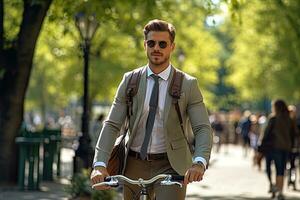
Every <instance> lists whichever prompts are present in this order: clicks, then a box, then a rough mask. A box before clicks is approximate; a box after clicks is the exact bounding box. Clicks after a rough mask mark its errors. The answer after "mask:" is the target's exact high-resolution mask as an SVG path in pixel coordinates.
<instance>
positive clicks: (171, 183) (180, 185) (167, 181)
mask: <svg viewBox="0 0 300 200" xmlns="http://www.w3.org/2000/svg"><path fill="white" fill-rule="evenodd" d="M160 185H178V186H179V187H182V183H179V182H177V181H170V180H165V181H161V182H160Z"/></svg>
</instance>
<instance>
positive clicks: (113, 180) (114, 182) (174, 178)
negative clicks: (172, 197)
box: [92, 174, 184, 200]
mask: <svg viewBox="0 0 300 200" xmlns="http://www.w3.org/2000/svg"><path fill="white" fill-rule="evenodd" d="M158 180H161V181H160V185H165V186H170V185H178V186H179V187H182V183H181V182H183V180H184V176H179V175H170V174H159V175H157V176H154V177H153V178H151V179H149V180H144V179H142V178H140V179H138V180H132V179H130V178H127V177H126V176H123V175H115V176H108V177H106V178H105V179H104V182H101V183H96V184H94V185H92V188H93V189H94V188H95V187H97V186H110V187H118V186H119V182H127V183H129V184H132V185H138V186H139V187H141V190H140V192H139V194H138V196H136V198H135V197H134V199H139V200H147V197H148V196H149V194H148V191H147V186H148V185H152V184H154V183H155V182H157V181H158Z"/></svg>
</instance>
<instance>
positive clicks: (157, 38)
mask: <svg viewBox="0 0 300 200" xmlns="http://www.w3.org/2000/svg"><path fill="white" fill-rule="evenodd" d="M144 47H145V50H146V52H147V57H148V59H149V63H150V64H152V65H153V66H161V65H163V64H166V63H169V60H170V55H171V53H172V51H173V50H174V47H175V44H174V43H171V40H170V36H169V33H168V32H167V31H163V32H162V31H150V32H149V33H148V35H147V40H145V41H144Z"/></svg>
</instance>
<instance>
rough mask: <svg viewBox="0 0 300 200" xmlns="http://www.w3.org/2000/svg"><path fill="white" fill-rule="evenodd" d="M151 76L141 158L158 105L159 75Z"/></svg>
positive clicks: (145, 149)
mask: <svg viewBox="0 0 300 200" xmlns="http://www.w3.org/2000/svg"><path fill="white" fill-rule="evenodd" d="M151 77H152V78H153V79H154V82H155V83H154V86H153V89H152V93H151V98H150V102H149V114H148V118H147V122H146V133H145V137H144V141H143V144H142V147H141V151H140V156H141V158H142V159H143V160H145V158H146V155H147V150H148V145H149V141H150V137H151V133H152V129H153V125H154V120H155V115H156V110H157V105H158V94H159V83H158V80H159V76H157V75H155V74H152V75H151Z"/></svg>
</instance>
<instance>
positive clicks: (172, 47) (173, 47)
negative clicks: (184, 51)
mask: <svg viewBox="0 0 300 200" xmlns="http://www.w3.org/2000/svg"><path fill="white" fill-rule="evenodd" d="M175 47H176V44H175V42H173V43H172V45H171V49H172V51H174V49H175Z"/></svg>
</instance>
